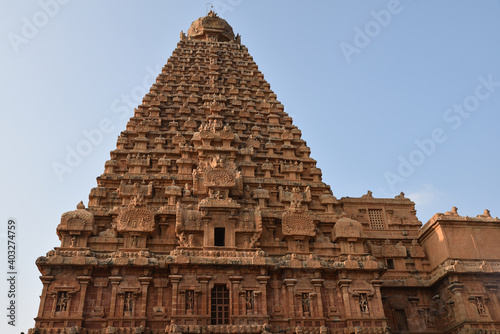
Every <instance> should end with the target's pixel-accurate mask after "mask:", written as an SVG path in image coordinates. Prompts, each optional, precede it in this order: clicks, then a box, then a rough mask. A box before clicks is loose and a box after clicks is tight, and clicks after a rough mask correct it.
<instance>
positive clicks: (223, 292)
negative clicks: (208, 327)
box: [211, 285, 229, 325]
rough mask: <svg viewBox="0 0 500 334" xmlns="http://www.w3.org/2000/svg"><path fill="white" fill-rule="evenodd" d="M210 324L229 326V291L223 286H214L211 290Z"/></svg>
mask: <svg viewBox="0 0 500 334" xmlns="http://www.w3.org/2000/svg"><path fill="white" fill-rule="evenodd" d="M211 301H212V303H211V317H212V320H211V324H212V325H228V324H229V290H228V289H227V288H226V286H225V285H215V286H214V287H213V289H212V300H211Z"/></svg>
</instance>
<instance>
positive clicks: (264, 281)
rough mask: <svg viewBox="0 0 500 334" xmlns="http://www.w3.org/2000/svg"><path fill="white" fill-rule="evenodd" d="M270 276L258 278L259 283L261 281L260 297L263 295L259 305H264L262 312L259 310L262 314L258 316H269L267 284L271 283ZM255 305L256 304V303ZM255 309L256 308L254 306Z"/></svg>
mask: <svg viewBox="0 0 500 334" xmlns="http://www.w3.org/2000/svg"><path fill="white" fill-rule="evenodd" d="M270 278H271V277H270V276H257V281H259V290H260V295H261V298H262V300H261V302H260V303H259V305H262V307H261V308H262V310H259V311H260V312H259V313H257V314H260V315H263V316H266V317H267V316H269V313H268V311H267V283H268V282H269V279H270ZM254 304H255V302H254ZM254 308H255V306H254Z"/></svg>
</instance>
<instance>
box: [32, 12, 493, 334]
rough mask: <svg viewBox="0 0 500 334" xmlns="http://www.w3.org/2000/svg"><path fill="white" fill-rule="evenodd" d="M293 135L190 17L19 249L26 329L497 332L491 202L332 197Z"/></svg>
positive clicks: (252, 79)
mask: <svg viewBox="0 0 500 334" xmlns="http://www.w3.org/2000/svg"><path fill="white" fill-rule="evenodd" d="M301 136H302V133H301V131H300V130H299V129H298V128H297V127H296V126H295V125H294V124H293V120H292V118H291V117H290V116H289V115H288V114H287V113H286V112H285V109H284V106H283V105H282V104H281V103H280V102H279V101H278V100H277V97H276V94H274V92H273V91H272V90H271V88H270V85H269V83H268V82H266V80H265V79H264V75H263V74H262V73H261V72H260V71H259V69H258V66H257V65H256V64H255V62H254V60H253V58H252V57H251V56H250V54H249V52H248V49H247V48H246V47H245V46H244V45H243V44H242V37H241V36H240V35H239V34H237V35H235V34H234V32H233V29H232V28H231V26H230V25H229V24H228V23H227V22H226V21H225V20H223V19H221V18H219V17H218V16H217V14H215V13H214V12H210V13H209V14H208V15H207V16H205V17H202V18H199V19H198V20H196V21H194V22H193V23H192V25H191V27H190V28H189V29H188V31H187V34H186V33H184V32H181V34H180V41H179V43H178V45H177V48H176V49H175V50H174V52H173V54H172V56H171V57H170V58H169V59H168V62H167V64H166V65H165V66H164V67H163V69H162V71H161V72H160V73H159V74H158V77H157V79H156V83H154V84H153V85H152V87H151V89H150V90H149V92H148V93H147V94H146V95H145V96H144V99H143V102H142V104H140V105H139V106H138V107H137V108H136V109H135V110H134V116H133V117H131V118H130V120H129V122H128V124H127V128H126V130H125V131H123V132H122V133H121V134H120V136H119V137H118V140H117V146H116V149H115V150H113V151H112V152H111V154H110V155H111V157H110V160H108V161H107V162H106V163H105V166H104V172H103V174H102V175H100V176H99V177H98V178H97V186H96V187H95V188H93V189H91V191H90V194H89V202H88V207H85V205H84V204H83V203H79V204H78V205H77V208H76V210H74V211H69V212H66V213H64V214H63V215H62V217H61V221H60V224H59V226H58V227H57V235H58V236H59V239H60V241H61V244H60V245H59V246H58V247H55V248H54V249H53V250H50V251H49V252H48V253H47V254H46V255H45V256H41V257H39V258H38V259H37V261H36V264H37V266H38V268H39V270H40V272H41V276H40V279H41V281H42V283H43V290H42V292H41V297H40V307H39V311H38V314H37V316H36V318H35V326H34V328H32V329H30V330H29V333H30V334H62V333H74V334H77V333H78V334H132V333H133V334H141V333H143V334H165V333H171V334H187V333H198V334H201V333H242V334H243V333H244V334H258V333H265V334H271V333H276V334H278V333H288V334H293V333H295V334H327V333H330V334H334V333H338V334H340V333H342V334H349V333H357V334H358V333H369V334H382V333H384V334H385V333H389V332H393V333H407V332H412V333H429V334H431V333H432V334H435V333H454V334H455V333H456V334H458V333H471V334H472V333H488V334H494V333H498V331H500V304H499V303H500V300H499V295H498V285H499V282H500V278H499V277H500V275H499V273H500V243H498V240H499V239H500V220H499V219H498V218H494V217H492V216H491V214H490V212H489V211H488V210H485V212H484V213H483V214H480V215H478V216H477V217H463V216H461V215H460V214H459V213H458V209H457V208H453V209H452V210H451V211H448V212H445V213H438V214H436V215H435V216H434V217H432V219H430V220H429V222H427V223H426V224H425V225H423V226H422V223H421V222H420V221H419V220H418V218H417V216H416V211H415V204H414V203H413V202H412V201H411V200H410V199H408V198H406V197H405V195H404V194H403V193H401V194H399V195H397V196H395V197H394V198H376V197H374V196H373V194H372V192H371V191H368V192H367V193H366V194H365V195H363V196H361V197H357V198H353V197H343V198H337V197H336V196H334V194H333V192H332V190H331V188H330V186H328V185H326V184H325V183H323V182H322V172H321V170H320V169H319V168H318V167H317V166H316V160H314V159H313V158H312V157H311V149H310V148H309V147H308V146H307V143H306V142H305V141H304V140H303V139H302V137H301Z"/></svg>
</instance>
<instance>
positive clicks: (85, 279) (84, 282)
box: [76, 276, 92, 317]
mask: <svg viewBox="0 0 500 334" xmlns="http://www.w3.org/2000/svg"><path fill="white" fill-rule="evenodd" d="M76 279H77V280H78V282H79V283H80V287H81V288H80V300H79V301H78V311H77V312H78V313H77V316H78V317H81V316H83V305H84V304H85V297H86V296H87V288H88V286H89V284H90V281H92V277H91V276H77V277H76Z"/></svg>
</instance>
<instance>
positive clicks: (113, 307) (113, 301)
mask: <svg viewBox="0 0 500 334" xmlns="http://www.w3.org/2000/svg"><path fill="white" fill-rule="evenodd" d="M122 279H123V277H121V276H111V277H110V278H109V281H110V282H111V305H110V308H109V315H110V318H111V317H114V316H115V315H116V298H117V290H118V285H119V284H120V282H121V281H122ZM112 325H113V322H112V321H111V320H110V321H108V326H112Z"/></svg>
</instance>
